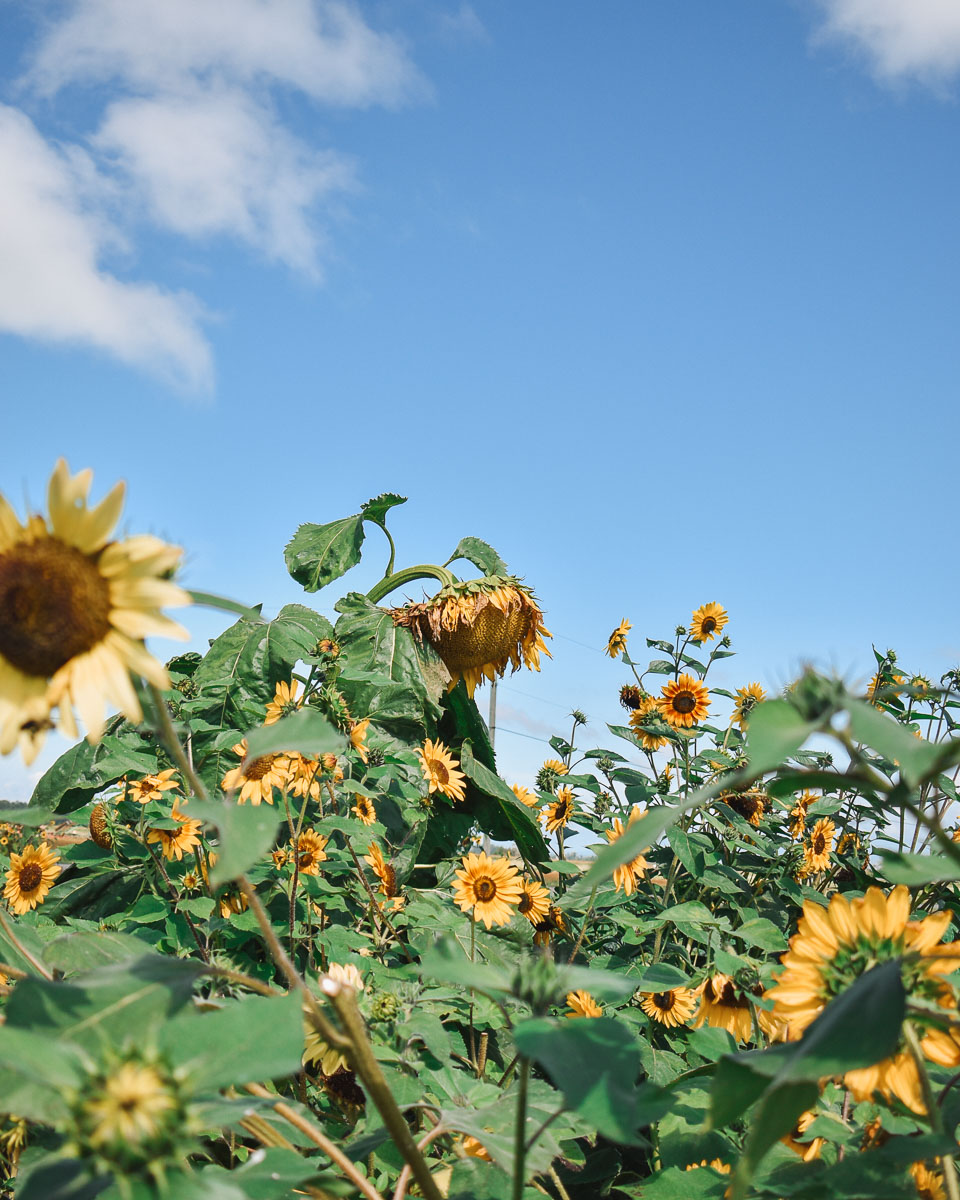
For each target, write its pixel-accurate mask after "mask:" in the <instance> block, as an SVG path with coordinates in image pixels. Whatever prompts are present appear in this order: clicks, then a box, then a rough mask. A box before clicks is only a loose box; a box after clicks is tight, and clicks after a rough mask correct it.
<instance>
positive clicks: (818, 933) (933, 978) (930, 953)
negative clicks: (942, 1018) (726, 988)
mask: <svg viewBox="0 0 960 1200" xmlns="http://www.w3.org/2000/svg"><path fill="white" fill-rule="evenodd" d="M950 920H951V914H950V912H949V911H943V912H938V913H935V914H934V915H933V916H930V917H926V918H924V919H923V920H920V921H911V920H910V893H909V891H908V890H907V888H906V887H904V886H902V885H901V886H900V887H896V888H894V889H893V891H892V892H891V893H890V894H889V895H885V894H884V893H883V892H882V891H881V890H880V888H877V887H871V888H868V890H867V892H866V895H864V896H858V897H856V898H854V899H853V900H848V899H847V897H846V896H843V895H834V896H833V897H832V898H831V900H830V904H829V905H828V907H827V908H823V907H821V906H820V905H819V904H815V903H813V901H811V900H807V901H805V902H804V905H803V916H802V917H801V918H800V922H799V924H798V927H797V932H796V934H794V936H793V937H792V938H791V939H790V948H789V950H787V952H786V953H785V954H783V955H782V956H781V958H780V963H781V967H782V968H783V969H782V970H781V971H780V973H779V974H778V975H777V977H776V981H775V983H774V984H773V986H772V987H770V988H768V989H767V991H766V992H765V993H764V995H765V997H766V998H767V999H770V1000H772V1001H773V1002H774V1007H773V1015H774V1016H775V1017H780V1018H782V1019H783V1020H785V1021H786V1023H787V1031H788V1036H789V1038H790V1039H791V1040H794V1039H796V1038H799V1037H801V1036H802V1034H803V1032H804V1030H805V1029H806V1028H807V1027H808V1026H809V1025H810V1024H812V1022H813V1021H815V1020H816V1018H817V1017H818V1016H819V1015H820V1013H821V1012H822V1011H823V1009H824V1008H825V1007H826V1005H827V1004H828V1003H829V1002H830V1001H831V1000H832V999H833V998H834V997H835V996H838V995H839V994H840V993H841V992H843V991H845V990H846V989H847V988H848V987H850V985H851V984H853V983H854V982H855V981H856V980H857V979H858V978H859V977H860V976H861V975H862V974H864V973H865V972H866V971H868V970H869V969H870V968H871V967H873V966H876V965H877V964H878V963H882V962H889V961H891V960H897V959H902V960H903V964H902V978H903V984H904V988H905V989H906V992H907V994H908V996H915V997H918V998H919V999H920V1000H921V1001H924V1000H925V1001H927V1002H928V1003H929V1004H930V1005H935V1006H939V1007H950V1008H952V1007H953V1006H954V1000H953V993H952V991H951V989H950V986H949V984H948V983H947V982H946V979H947V977H948V976H949V975H950V974H952V972H953V970H954V969H955V967H956V961H957V956H958V948H957V946H956V945H954V944H945V943H940V942H939V939H940V937H942V935H943V933H944V932H945V931H946V928H947V926H948V925H949V923H950ZM913 1019H914V1020H915V1022H916V1023H917V1025H918V1026H919V1027H920V1028H919V1031H922V1033H923V1036H922V1037H921V1039H920V1045H921V1048H922V1049H923V1052H924V1054H925V1055H926V1057H927V1058H929V1059H931V1060H932V1061H933V1062H936V1063H939V1064H940V1065H942V1066H960V1043H958V1042H957V1040H956V1039H955V1038H954V1037H952V1036H951V1035H950V1034H949V1033H948V1032H947V1031H945V1030H942V1029H940V1028H938V1027H937V1026H936V1025H933V1024H931V1023H930V1022H929V1021H927V1020H926V1019H925V1018H924V1017H923V1016H922V1015H919V1014H918V1015H917V1016H916V1017H915V1018H913ZM843 1081H844V1085H845V1086H846V1087H847V1088H848V1089H849V1090H850V1092H851V1093H852V1094H853V1098H854V1099H855V1100H856V1101H858V1102H859V1101H863V1100H869V1099H870V1098H871V1097H872V1096H873V1093H874V1092H880V1094H881V1095H883V1096H884V1097H885V1098H887V1099H889V1098H890V1097H891V1096H894V1095H895V1096H898V1097H899V1098H900V1099H901V1100H902V1101H903V1103H904V1104H906V1105H907V1107H908V1108H911V1109H913V1111H914V1112H918V1113H922V1112H924V1111H925V1105H924V1101H923V1096H922V1092H921V1088H920V1080H919V1077H918V1075H917V1068H916V1064H915V1063H914V1061H913V1058H912V1057H911V1055H910V1054H909V1052H907V1051H906V1050H903V1049H900V1050H898V1051H897V1052H896V1053H895V1054H894V1056H893V1057H892V1058H888V1059H884V1060H883V1061H882V1062H878V1063H876V1064H875V1065H873V1066H871V1067H864V1068H858V1069H856V1070H853V1071H848V1072H847V1073H846V1074H845V1075H844V1077H843Z"/></svg>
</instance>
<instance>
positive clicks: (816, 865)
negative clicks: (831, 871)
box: [804, 817, 836, 874]
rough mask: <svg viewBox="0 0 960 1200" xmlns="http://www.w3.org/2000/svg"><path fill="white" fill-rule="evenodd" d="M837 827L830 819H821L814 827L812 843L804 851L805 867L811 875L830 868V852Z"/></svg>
mask: <svg viewBox="0 0 960 1200" xmlns="http://www.w3.org/2000/svg"><path fill="white" fill-rule="evenodd" d="M835 834H836V826H835V825H834V823H833V822H832V821H831V820H830V819H829V818H828V817H821V818H820V820H819V821H818V822H817V823H816V825H814V827H813V831H812V832H811V834H810V841H809V842H808V843H807V845H806V847H805V850H804V867H805V868H806V869H807V872H808V873H810V874H813V873H816V872H818V871H825V870H826V869H827V867H829V866H830V851H831V850H832V849H833V839H834V835H835Z"/></svg>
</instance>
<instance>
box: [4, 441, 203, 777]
mask: <svg viewBox="0 0 960 1200" xmlns="http://www.w3.org/2000/svg"><path fill="white" fill-rule="evenodd" d="M92 479H93V473H92V472H91V471H89V470H87V471H81V472H80V473H79V474H78V475H74V476H72V477H71V475H70V472H69V469H68V468H67V464H66V463H65V462H64V460H63V459H60V460H59V462H58V463H57V465H56V467H55V469H54V472H53V475H52V476H51V479H50V484H49V487H48V490H47V502H48V508H49V518H48V520H44V518H43V517H42V516H31V517H29V518H28V519H27V522H26V524H25V525H21V523H20V522H19V520H18V519H17V517H16V515H15V514H14V511H13V509H12V508H11V507H10V505H9V504H8V502H7V501H6V500H5V499H4V498H3V497H2V496H0V754H9V753H10V751H11V750H13V748H14V747H15V746H17V745H19V746H20V749H21V753H22V754H23V757H24V759H25V760H26V761H27V762H31V761H32V760H33V758H34V757H35V756H36V754H37V753H38V752H39V750H40V747H41V745H42V744H43V740H44V737H45V736H46V733H47V731H48V729H50V728H52V726H53V718H52V716H51V714H52V711H53V710H54V709H57V710H58V721H59V724H60V726H61V728H62V729H63V731H64V733H65V734H66V735H67V737H70V738H76V737H78V736H79V734H78V730H77V722H76V716H75V712H76V713H77V714H79V716H80V718H81V720H82V721H83V723H84V725H85V726H86V729H87V738H88V740H90V741H91V742H96V741H98V740H99V738H100V735H101V733H102V731H103V724H104V716H105V710H106V709H107V708H108V707H109V706H113V707H115V708H117V709H119V710H120V711H121V712H122V713H123V714H124V716H126V717H128V718H129V719H130V720H131V721H136V722H140V721H141V720H142V719H143V712H142V710H141V707H140V701H139V699H138V698H137V692H136V689H135V688H134V686H133V683H132V681H131V678H130V676H131V674H134V675H140V676H143V677H144V678H145V679H147V680H148V681H149V682H150V683H152V684H154V685H155V686H156V687H158V688H168V687H169V686H170V679H169V676H168V675H167V672H166V670H165V669H164V667H163V666H162V665H161V664H160V663H159V662H158V661H157V660H156V659H155V658H154V657H153V656H152V655H151V654H149V653H148V652H147V649H146V647H145V645H144V638H147V637H152V636H160V637H173V638H178V639H186V638H187V637H188V636H189V635H188V634H187V632H186V630H185V629H183V628H182V627H181V626H180V625H178V624H176V622H174V621H171V620H170V618H169V617H166V616H164V615H163V613H162V612H161V611H160V610H161V608H162V607H163V606H164V605H174V606H175V605H181V604H189V603H190V597H189V595H188V594H187V593H186V592H185V591H183V589H182V588H179V587H177V586H176V584H174V583H171V582H170V580H169V579H168V578H167V576H168V575H169V574H170V572H172V571H173V569H174V568H175V567H176V566H177V564H178V563H179V561H180V555H181V551H180V549H179V548H178V547H176V546H168V545H166V543H164V542H161V541H160V540H159V539H158V538H155V537H150V536H149V535H146V534H144V535H140V536H137V537H130V538H124V539H120V540H111V536H110V535H111V533H112V531H113V528H114V526H115V525H116V523H117V521H118V520H119V518H120V513H121V510H122V508H123V494H124V485H123V484H122V483H119V484H117V486H116V487H115V488H114V489H113V490H112V491H111V492H110V493H109V495H107V496H106V498H105V499H103V500H102V501H101V502H100V503H99V504H98V505H97V506H96V507H95V508H88V507H87V494H88V492H89V490H90V484H91V482H92Z"/></svg>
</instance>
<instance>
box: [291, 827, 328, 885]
mask: <svg viewBox="0 0 960 1200" xmlns="http://www.w3.org/2000/svg"><path fill="white" fill-rule="evenodd" d="M329 840H330V839H329V838H326V837H323V835H322V834H319V833H317V831H316V830H315V829H302V830H301V831H300V836H299V837H298V838H297V839H296V842H294V841H293V840H292V839H291V841H290V842H288V843H287V853H288V855H289V857H290V861H291V862H296V864H297V870H298V871H299V873H300V874H301V875H319V874H320V864H321V863H322V862H326V861H327V854H326V845H327V842H328V841H329Z"/></svg>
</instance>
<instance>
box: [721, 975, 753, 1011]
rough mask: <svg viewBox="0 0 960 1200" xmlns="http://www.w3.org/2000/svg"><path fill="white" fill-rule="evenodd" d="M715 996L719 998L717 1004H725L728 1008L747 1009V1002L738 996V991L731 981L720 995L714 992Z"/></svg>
mask: <svg viewBox="0 0 960 1200" xmlns="http://www.w3.org/2000/svg"><path fill="white" fill-rule="evenodd" d="M714 995H716V997H717V998H716V1000H715V1001H714V1003H715V1004H723V1005H725V1006H726V1007H727V1008H746V1007H747V1005H746V1001H745V1000H743V999H741V997H740V996H738V995H737V989H736V988H735V987H734V986H733V984H732V983H730V982H729V981H728V982H727V983H725V984H724V985H723V987H722V988H721V989H720V992H719V994H718V993H716V992H714Z"/></svg>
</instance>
